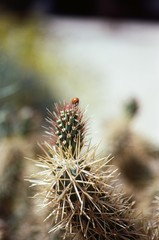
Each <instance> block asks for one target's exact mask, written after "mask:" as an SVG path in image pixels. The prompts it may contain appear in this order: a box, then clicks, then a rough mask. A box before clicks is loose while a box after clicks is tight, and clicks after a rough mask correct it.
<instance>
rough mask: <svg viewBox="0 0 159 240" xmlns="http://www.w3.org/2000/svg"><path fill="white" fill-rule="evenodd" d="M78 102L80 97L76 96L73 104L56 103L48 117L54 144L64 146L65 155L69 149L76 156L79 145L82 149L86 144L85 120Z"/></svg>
mask: <svg viewBox="0 0 159 240" xmlns="http://www.w3.org/2000/svg"><path fill="white" fill-rule="evenodd" d="M75 100H76V103H75ZM78 103H79V99H78V98H74V99H73V100H72V102H71V104H66V103H64V104H63V105H60V106H59V105H56V109H55V111H54V112H53V113H51V117H50V118H48V119H47V120H48V122H49V123H50V129H49V131H50V132H49V134H50V135H51V138H52V144H53V145H56V146H57V147H58V148H59V147H60V146H62V148H63V153H64V154H65V156H67V153H68V149H69V152H71V155H72V156H73V157H75V153H76V151H77V147H78V148H79V147H80V149H81V148H82V146H83V145H84V136H85V121H84V120H83V113H82V112H81V111H80V109H79V107H78ZM78 142H80V146H79V145H78V144H77V143H78ZM70 149H71V151H70Z"/></svg>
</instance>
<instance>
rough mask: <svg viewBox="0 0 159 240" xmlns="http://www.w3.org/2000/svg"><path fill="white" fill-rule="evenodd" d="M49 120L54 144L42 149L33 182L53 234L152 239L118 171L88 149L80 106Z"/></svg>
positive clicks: (59, 108)
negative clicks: (120, 179)
mask: <svg viewBox="0 0 159 240" xmlns="http://www.w3.org/2000/svg"><path fill="white" fill-rule="evenodd" d="M76 100H77V99H76ZM48 121H49V123H50V124H51V127H50V128H49V131H47V133H48V134H49V136H50V142H48V141H45V142H44V144H43V145H42V146H41V148H42V149H43V151H44V156H40V157H39V160H38V161H37V166H39V167H40V168H41V170H40V171H39V172H37V174H35V175H34V178H33V179H29V181H30V182H32V186H37V187H38V194H36V197H38V198H41V197H42V198H43V202H42V204H41V206H42V208H47V210H48V212H49V213H48V215H47V217H46V219H49V218H51V219H53V224H52V227H51V230H50V232H58V231H59V230H62V239H92V240H93V239H94V240H97V239H98V240H104V239H109V240H113V239H117V240H125V239H129V240H134V239H140V240H141V239H142V240H144V239H148V237H147V230H145V228H144V227H143V223H142V221H141V219H140V217H137V215H136V212H135V210H134V209H133V204H132V203H130V202H129V199H128V198H126V197H124V194H123V193H122V190H121V188H120V187H119V185H117V184H116V183H115V180H116V179H117V174H116V169H114V168H113V167H110V166H109V164H108V162H109V160H108V159H107V158H97V156H96V155H97V154H96V151H97V147H95V146H93V147H91V146H90V145H87V144H86V142H85V139H84V136H85V131H86V126H85V125H86V122H85V120H84V118H83V112H82V111H81V110H80V109H79V105H78V101H77V102H74V100H73V101H72V103H71V104H66V103H64V104H63V105H61V104H60V105H56V107H55V111H54V112H53V113H51V112H50V118H49V119H48ZM68 134H69V137H68ZM70 135H71V136H70ZM146 229H148V228H146ZM149 239H150V238H149Z"/></svg>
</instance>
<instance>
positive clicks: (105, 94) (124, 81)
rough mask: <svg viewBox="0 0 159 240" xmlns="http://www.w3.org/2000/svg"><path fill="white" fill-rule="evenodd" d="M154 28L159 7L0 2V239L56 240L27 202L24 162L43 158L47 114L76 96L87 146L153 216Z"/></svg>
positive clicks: (157, 74)
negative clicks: (108, 162)
mask: <svg viewBox="0 0 159 240" xmlns="http://www.w3.org/2000/svg"><path fill="white" fill-rule="evenodd" d="M158 20H159V3H158V1H157V0H151V1H150V0H146V1H142V0H138V1H131V0H129V1H124V0H113V1H112V0H100V1H97V0H93V1H90V0H87V1H84V0H81V1H79V2H76V1H73V0H69V1H64V0H45V1H42V0H30V1H18V0H14V1H10V0H7V1H6V0H5V1H3V0H2V1H1V2H0V139H1V146H0V149H1V159H0V162H1V169H0V239H2V240H5V239H17V240H18V239H20V240H22V239H25V240H26V239H28V240H29V239H30V240H31V239H38V240H39V239H40V238H41V239H55V237H54V236H50V237H49V236H48V235H47V227H46V229H44V231H43V233H42V231H41V227H40V226H41V224H42V220H37V214H39V213H37V211H36V209H35V206H36V202H35V201H32V200H30V199H28V196H31V195H32V194H33V193H32V191H31V190H30V189H29V188H28V184H27V182H25V181H24V178H26V176H28V175H29V174H30V173H32V172H33V166H32V165H33V164H32V163H30V162H29V163H28V161H26V160H24V158H25V157H30V158H36V156H37V154H38V153H39V151H40V150H39V149H38V147H37V142H38V141H40V142H41V141H42V140H43V135H44V130H43V129H42V127H41V126H46V123H45V121H44V119H45V117H46V115H47V111H46V108H49V109H52V108H53V103H54V102H57V101H61V100H66V101H68V102H70V101H71V99H72V98H73V97H79V99H80V105H81V107H82V108H83V109H84V108H85V107H86V106H88V110H87V116H88V117H89V119H90V120H89V129H90V136H91V137H92V143H94V144H96V143H99V142H100V146H99V150H100V151H102V154H103V155H108V154H110V153H112V155H113V156H114V157H115V158H114V159H115V160H114V161H113V164H115V165H116V166H117V167H119V170H120V171H121V181H122V183H123V184H124V186H125V189H126V191H127V194H134V196H135V198H136V200H137V203H138V205H139V206H140V207H141V209H142V210H143V211H144V212H145V214H147V212H149V210H148V209H151V207H152V204H151V203H152V201H153V199H154V197H155V196H156V195H158V190H159V184H158V178H159V175H158V170H159V130H158V122H159V94H158V87H159V67H158V64H159V22H158ZM135 107H136V108H135ZM134 109H136V110H134ZM127 173H128V174H127ZM123 179H124V180H123ZM127 189H128V190H127ZM139 193H140V194H139ZM143 196H144V199H145V201H143ZM32 209H35V214H33V212H34V210H32ZM150 211H151V210H150ZM38 216H39V218H40V216H41V214H39V215H38ZM33 223H34V224H33ZM1 236H2V237H1Z"/></svg>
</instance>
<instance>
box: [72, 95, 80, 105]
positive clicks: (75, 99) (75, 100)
mask: <svg viewBox="0 0 159 240" xmlns="http://www.w3.org/2000/svg"><path fill="white" fill-rule="evenodd" d="M78 104H79V98H77V97H75V98H73V99H72V105H74V106H77V105H78Z"/></svg>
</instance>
